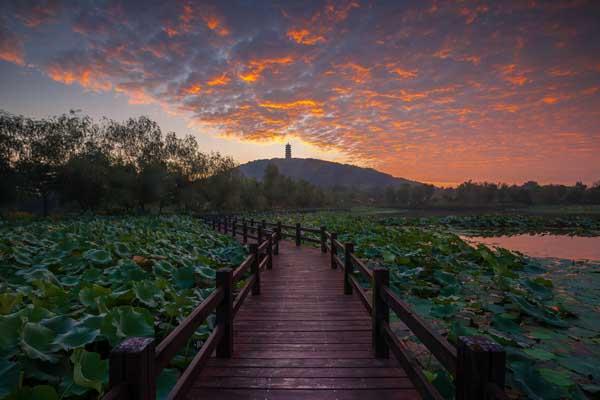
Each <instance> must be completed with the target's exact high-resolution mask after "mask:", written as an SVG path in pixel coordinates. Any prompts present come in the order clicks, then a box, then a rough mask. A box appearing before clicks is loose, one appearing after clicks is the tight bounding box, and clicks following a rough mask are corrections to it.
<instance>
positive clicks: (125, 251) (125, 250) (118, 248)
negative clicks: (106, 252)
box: [113, 242, 131, 258]
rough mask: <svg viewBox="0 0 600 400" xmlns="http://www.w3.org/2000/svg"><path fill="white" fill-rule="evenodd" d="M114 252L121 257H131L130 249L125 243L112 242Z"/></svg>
mask: <svg viewBox="0 0 600 400" xmlns="http://www.w3.org/2000/svg"><path fill="white" fill-rule="evenodd" d="M113 247H114V250H115V253H116V254H117V255H118V256H119V257H121V258H129V257H131V249H130V248H129V246H127V245H126V244H125V243H122V242H116V243H115V244H113Z"/></svg>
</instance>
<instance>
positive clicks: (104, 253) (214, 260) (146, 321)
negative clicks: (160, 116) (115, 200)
mask: <svg viewBox="0 0 600 400" xmlns="http://www.w3.org/2000/svg"><path fill="white" fill-rule="evenodd" d="M244 257H245V250H244V248H243V247H241V246H240V245H239V244H238V243H237V242H235V241H234V240H233V239H231V238H229V237H226V236H222V235H219V234H217V233H215V232H214V231H212V230H211V229H209V228H208V227H206V226H204V225H203V224H202V223H201V222H199V221H198V220H196V219H193V218H190V217H179V216H170V217H129V218H108V217H93V218H92V217H89V218H88V217H86V218H80V219H75V220H64V221H60V220H58V221H51V220H43V221H34V222H29V223H9V222H7V221H0V333H1V334H0V399H4V398H7V399H43V400H56V399H70V398H76V399H79V398H86V399H87V398H98V397H99V396H100V395H101V393H102V392H103V390H104V389H105V388H106V384H107V379H108V359H107V358H108V354H109V352H110V349H111V348H112V347H113V346H115V345H116V344H118V343H119V342H120V341H121V340H123V339H124V338H126V337H129V336H155V337H156V338H158V339H159V340H160V339H161V338H162V337H164V336H166V335H167V334H168V333H169V332H170V331H171V330H173V329H174V328H175V326H177V324H178V323H179V322H180V321H181V320H182V319H183V318H185V317H186V316H187V315H188V314H189V313H190V312H191V311H192V310H193V309H194V307H195V306H197V305H198V304H200V302H202V300H203V299H204V298H206V296H207V295H208V294H210V292H211V291H212V290H213V288H214V277H215V270H216V269H218V268H221V267H225V266H234V265H238V264H239V263H240V262H241V261H242V260H243V259H244ZM211 329H212V320H210V319H209V321H208V322H207V323H206V324H205V325H203V326H202V327H201V328H200V329H199V330H198V331H197V332H196V334H195V335H194V336H193V338H192V339H191V340H190V342H189V343H188V346H187V348H186V349H184V350H183V351H182V352H181V353H180V354H178V355H177V356H176V358H175V359H174V361H173V362H172V365H171V367H170V368H167V369H165V370H164V371H163V373H162V374H161V376H160V377H159V379H158V392H159V397H161V398H162V397H165V395H166V394H167V393H168V391H169V390H170V388H171V386H172V385H173V384H174V382H175V381H176V379H177V377H178V375H179V371H180V370H181V369H182V368H183V367H184V366H185V365H187V363H189V361H190V360H191V357H193V355H194V354H195V349H196V348H197V347H199V346H200V345H201V343H202V341H203V340H204V339H205V338H206V337H207V336H208V334H209V333H210V331H211Z"/></svg>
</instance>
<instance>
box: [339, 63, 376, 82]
mask: <svg viewBox="0 0 600 400" xmlns="http://www.w3.org/2000/svg"><path fill="white" fill-rule="evenodd" d="M336 67H338V68H340V69H342V71H343V73H344V74H345V75H346V77H347V78H348V79H350V80H351V81H353V82H354V83H364V82H366V81H367V80H369V78H370V77H371V70H370V69H369V68H368V67H363V66H362V65H360V64H358V63H355V62H347V63H344V64H338V65H336Z"/></svg>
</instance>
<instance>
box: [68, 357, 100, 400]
mask: <svg viewBox="0 0 600 400" xmlns="http://www.w3.org/2000/svg"><path fill="white" fill-rule="evenodd" d="M71 362H72V363H73V381H74V382H75V383H76V384H77V385H79V386H82V387H86V388H91V389H95V390H96V391H97V392H99V393H100V392H102V385H103V384H105V383H106V382H107V381H108V361H107V360H102V359H100V355H99V354H98V353H94V352H88V351H85V350H83V349H77V350H75V351H74V352H73V355H71Z"/></svg>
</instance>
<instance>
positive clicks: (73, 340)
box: [55, 325, 100, 351]
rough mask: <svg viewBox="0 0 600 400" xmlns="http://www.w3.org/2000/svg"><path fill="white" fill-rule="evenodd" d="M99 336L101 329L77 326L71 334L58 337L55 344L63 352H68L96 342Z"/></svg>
mask: <svg viewBox="0 0 600 400" xmlns="http://www.w3.org/2000/svg"><path fill="white" fill-rule="evenodd" d="M99 334H100V330H99V329H91V328H89V327H87V326H85V325H82V326H76V327H74V328H73V329H71V330H70V331H69V332H67V333H64V334H62V335H60V336H58V337H57V338H56V342H55V343H56V344H58V345H59V346H60V347H61V348H62V349H63V350H67V351H68V350H72V349H76V348H78V347H82V346H85V345H86V344H88V343H92V342H94V340H95V339H96V337H97V336H98V335H99Z"/></svg>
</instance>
